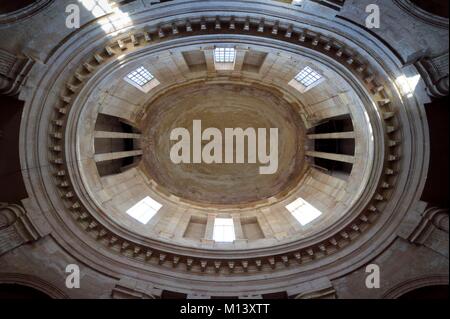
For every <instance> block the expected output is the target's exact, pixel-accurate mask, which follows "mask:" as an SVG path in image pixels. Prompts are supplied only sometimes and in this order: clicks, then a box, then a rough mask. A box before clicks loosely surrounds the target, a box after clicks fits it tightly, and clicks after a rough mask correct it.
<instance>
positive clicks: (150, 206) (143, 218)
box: [127, 196, 162, 225]
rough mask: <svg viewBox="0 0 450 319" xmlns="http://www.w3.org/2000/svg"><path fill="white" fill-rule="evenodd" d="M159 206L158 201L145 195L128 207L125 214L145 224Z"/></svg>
mask: <svg viewBox="0 0 450 319" xmlns="http://www.w3.org/2000/svg"><path fill="white" fill-rule="evenodd" d="M161 207H162V205H161V204H160V203H158V202H157V201H155V200H153V199H152V198H150V197H148V196H147V197H145V198H144V199H143V200H141V201H140V202H138V203H137V204H135V205H134V206H133V207H131V208H130V209H128V210H127V214H128V215H130V216H131V217H133V218H134V219H136V220H138V221H139V222H141V223H142V224H144V225H145V224H147V223H148V222H149V220H150V219H152V217H153V216H155V214H156V213H157V212H158V210H159V209H160V208H161Z"/></svg>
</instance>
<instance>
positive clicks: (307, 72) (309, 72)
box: [295, 66, 322, 88]
mask: <svg viewBox="0 0 450 319" xmlns="http://www.w3.org/2000/svg"><path fill="white" fill-rule="evenodd" d="M321 78H322V76H321V75H320V74H319V73H317V72H316V71H314V70H313V69H311V68H310V67H309V66H307V67H305V68H304V69H303V70H301V71H300V73H299V74H297V75H296V77H295V80H296V81H297V82H299V83H300V84H302V85H303V86H304V87H306V88H308V87H309V86H311V85H313V84H314V83H316V82H317V81H319V80H320V79H321Z"/></svg>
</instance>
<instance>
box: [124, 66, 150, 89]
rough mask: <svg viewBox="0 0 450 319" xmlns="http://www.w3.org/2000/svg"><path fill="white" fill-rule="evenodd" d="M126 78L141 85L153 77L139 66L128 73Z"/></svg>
mask: <svg viewBox="0 0 450 319" xmlns="http://www.w3.org/2000/svg"><path fill="white" fill-rule="evenodd" d="M127 78H128V79H130V80H131V81H133V82H134V83H136V84H137V85H139V86H141V87H142V86H144V85H146V84H147V83H148V82H150V81H151V80H153V79H154V78H155V77H154V76H153V75H152V74H151V73H150V72H149V71H148V70H147V69H146V68H144V67H143V66H141V67H139V68H137V69H136V70H134V71H133V72H130V73H128V75H127Z"/></svg>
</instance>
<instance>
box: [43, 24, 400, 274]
mask: <svg viewBox="0 0 450 319" xmlns="http://www.w3.org/2000/svg"><path fill="white" fill-rule="evenodd" d="M216 19H217V17H216V16H214V17H207V16H206V17H203V18H202V19H199V20H197V21H195V20H193V19H192V20H191V21H188V20H184V21H173V22H167V23H164V24H159V25H158V26H157V28H154V29H153V30H150V31H149V28H147V30H133V32H132V33H127V34H122V35H121V36H120V38H117V39H114V40H111V41H109V42H108V44H107V45H106V46H105V47H103V48H101V49H99V50H98V51H97V52H95V53H94V54H93V55H92V56H91V57H89V58H87V59H86V60H85V62H84V63H82V64H81V65H80V67H79V68H78V69H77V70H76V71H75V73H74V74H73V76H72V77H71V78H68V79H67V80H66V82H65V83H66V88H65V89H64V91H63V92H61V98H60V102H59V104H58V105H56V106H55V113H54V119H53V121H52V125H51V127H50V129H49V132H50V135H49V149H51V152H50V153H49V161H50V162H51V163H52V165H53V168H54V170H53V174H54V182H55V185H56V186H57V187H58V189H59V192H60V195H61V198H63V200H64V202H65V203H66V207H67V210H69V211H70V212H71V214H72V215H73V217H74V218H75V219H76V221H77V222H78V223H79V225H80V226H81V227H82V228H83V229H84V230H85V231H86V232H88V233H89V234H90V235H91V236H92V237H93V238H95V239H96V240H97V241H98V242H99V243H102V244H103V245H104V247H106V248H108V249H110V250H112V251H114V252H115V253H118V254H121V255H124V256H127V257H128V258H133V259H135V260H136V261H141V262H144V263H151V264H153V265H161V266H164V267H177V266H179V265H180V264H183V268H185V269H186V270H187V271H191V272H198V273H201V272H204V271H205V270H206V269H208V268H209V269H214V270H215V271H217V272H219V271H223V270H226V271H227V272H229V273H234V272H239V273H241V272H247V271H249V272H250V271H251V272H257V271H261V270H263V269H267V268H269V269H272V270H274V269H280V268H281V269H283V268H286V267H294V266H295V265H298V264H303V263H307V262H311V261H314V260H317V259H320V258H322V257H325V256H328V255H330V254H332V253H335V252H337V251H339V250H340V249H341V248H343V247H345V246H347V245H348V244H350V243H351V242H353V241H355V240H356V238H358V237H359V236H360V235H361V234H362V233H364V232H365V231H366V230H368V229H370V226H371V225H372V224H374V223H375V222H376V219H377V218H378V216H379V214H380V213H382V212H383V207H384V205H385V203H386V201H387V200H388V199H389V197H390V194H391V193H392V192H393V189H394V188H395V183H396V179H397V172H398V171H399V160H400V154H401V147H402V145H401V135H400V132H399V120H398V119H397V116H396V113H395V110H394V108H393V106H392V104H391V100H390V99H389V93H388V92H387V91H386V88H385V86H384V84H383V82H381V79H380V77H379V76H378V75H377V74H376V71H375V70H374V69H372V68H371V67H370V65H369V64H368V63H367V62H366V59H365V58H364V57H363V56H359V55H358V54H356V53H353V52H352V51H351V50H347V49H346V48H344V47H343V46H342V45H340V44H339V42H338V41H336V40H334V39H330V38H329V36H324V35H321V34H318V33H317V32H314V33H313V32H309V31H308V30H305V29H303V30H294V29H293V26H292V25H282V24H281V25H280V24H277V23H276V21H269V19H266V20H264V23H266V24H267V25H266V28H267V29H269V30H270V29H271V28H273V25H277V32H270V33H261V32H258V31H257V29H258V26H259V25H260V22H258V24H256V23H253V22H251V21H250V19H249V18H246V19H235V18H234V17H231V16H224V17H220V28H217V20H216ZM175 22H176V23H175ZM211 34H245V35H249V34H251V35H254V36H258V37H263V38H265V39H270V40H276V41H283V42H288V43H290V44H295V45H298V46H302V47H306V48H308V49H310V50H314V51H317V52H318V53H320V54H323V55H326V56H328V57H330V58H332V59H333V60H334V61H335V62H336V63H339V64H340V65H344V66H345V67H346V68H347V69H348V71H349V72H351V73H352V74H353V76H355V77H356V78H358V79H359V82H360V83H361V84H362V85H363V86H364V87H365V88H366V90H367V92H370V94H371V98H372V100H373V101H374V103H375V105H376V110H377V112H378V113H379V114H380V117H381V118H382V127H383V130H384V132H383V135H384V136H383V138H384V139H383V140H384V141H385V145H384V146H383V149H384V150H385V154H382V156H383V162H384V164H383V169H382V176H381V178H380V179H379V180H378V182H377V183H378V187H377V191H376V192H375V193H374V194H372V198H371V200H370V203H369V204H368V205H367V206H366V207H365V209H363V210H362V211H361V212H360V213H359V215H358V216H356V218H354V219H353V220H351V221H350V222H349V223H347V224H346V225H345V226H344V227H342V228H341V229H339V231H338V232H335V233H331V234H329V236H328V238H326V239H324V240H322V241H320V242H317V243H314V244H312V245H310V246H306V247H301V248H295V249H293V250H290V251H287V252H284V253H282V254H270V255H263V256H261V254H259V255H260V256H261V257H258V258H242V257H241V258H230V257H227V258H201V257H196V256H193V255H188V254H178V253H174V252H173V251H165V250H164V249H162V248H156V247H153V246H148V245H145V244H143V243H139V242H135V241H133V240H130V239H128V238H126V237H123V236H120V235H118V234H117V233H115V232H114V231H113V230H111V229H109V228H107V227H105V226H104V225H103V223H102V221H101V220H98V219H96V218H95V217H94V216H93V215H92V214H91V212H90V210H89V209H88V208H86V207H85V205H84V204H83V203H84V202H85V200H83V199H81V198H80V197H79V194H78V193H77V192H76V191H75V187H74V185H73V183H76V181H73V180H72V179H71V176H69V174H68V172H69V168H68V165H70V163H71V161H70V160H68V159H67V158H66V154H67V151H66V149H65V147H66V145H65V142H64V141H65V136H66V135H67V134H68V133H67V132H66V131H65V126H66V121H67V116H68V114H70V112H71V108H72V107H73V105H74V103H76V101H77V95H78V94H79V92H80V91H81V90H82V88H83V86H84V85H85V83H86V82H87V81H88V80H89V79H90V78H91V77H93V76H95V74H96V72H97V71H98V70H99V69H101V67H102V66H103V65H107V64H109V63H111V61H114V60H115V59H117V58H118V56H120V54H119V52H128V51H132V50H135V49H139V48H143V47H146V46H151V45H155V44H157V43H163V42H164V41H169V40H171V39H176V38H180V37H190V36H197V37H198V36H201V35H211Z"/></svg>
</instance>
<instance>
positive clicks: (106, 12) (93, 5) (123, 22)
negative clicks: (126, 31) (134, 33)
mask: <svg viewBox="0 0 450 319" xmlns="http://www.w3.org/2000/svg"><path fill="white" fill-rule="evenodd" d="M79 2H81V4H82V5H83V6H84V7H85V8H86V9H87V10H89V11H90V12H91V13H92V15H93V16H94V17H96V18H100V17H103V16H106V17H104V18H101V19H100V20H99V21H98V24H100V25H101V27H102V29H103V30H104V31H105V33H110V32H114V31H117V30H120V29H121V28H123V27H126V26H128V25H131V24H132V21H131V19H130V17H129V16H128V13H125V12H122V11H121V10H120V9H118V8H112V7H111V5H110V4H109V3H108V0H79Z"/></svg>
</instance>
